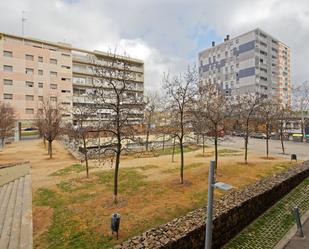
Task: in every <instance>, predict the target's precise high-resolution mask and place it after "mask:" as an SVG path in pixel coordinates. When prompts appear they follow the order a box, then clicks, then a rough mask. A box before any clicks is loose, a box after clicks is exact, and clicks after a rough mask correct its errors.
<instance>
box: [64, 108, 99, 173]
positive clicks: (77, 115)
mask: <svg viewBox="0 0 309 249" xmlns="http://www.w3.org/2000/svg"><path fill="white" fill-rule="evenodd" d="M93 113H94V112H93V106H92V105H89V104H88V103H75V105H74V106H73V115H74V121H73V124H72V123H68V124H67V126H66V128H67V129H66V133H67V135H68V136H69V138H70V139H73V140H74V141H76V143H77V144H78V148H80V145H81V148H82V149H81V152H82V154H83V156H84V161H85V164H86V176H87V178H88V177H89V163H88V161H89V154H90V152H89V149H88V146H89V144H88V143H89V141H90V142H91V141H93V139H92V138H93V134H94V132H95V131H96V129H95V128H94V127H93V125H92V122H91V118H92V117H93Z"/></svg>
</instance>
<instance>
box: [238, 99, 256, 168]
mask: <svg viewBox="0 0 309 249" xmlns="http://www.w3.org/2000/svg"><path fill="white" fill-rule="evenodd" d="M260 102H261V98H260V97H259V95H258V94H256V93H246V94H237V95H236V99H235V105H234V107H235V112H234V114H235V115H234V117H235V118H236V121H237V125H238V128H239V129H240V130H241V131H242V133H243V138H244V143H245V163H246V164H247V163H248V142H249V136H250V133H251V132H252V125H253V124H252V123H253V122H254V121H256V114H257V111H258V108H259V105H260Z"/></svg>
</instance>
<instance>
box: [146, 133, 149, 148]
mask: <svg viewBox="0 0 309 249" xmlns="http://www.w3.org/2000/svg"><path fill="white" fill-rule="evenodd" d="M148 143H149V129H148V130H147V133H146V144H145V147H146V148H145V149H146V151H148Z"/></svg>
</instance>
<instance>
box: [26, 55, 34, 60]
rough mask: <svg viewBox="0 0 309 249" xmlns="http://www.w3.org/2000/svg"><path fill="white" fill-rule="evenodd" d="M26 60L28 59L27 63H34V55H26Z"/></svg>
mask: <svg viewBox="0 0 309 249" xmlns="http://www.w3.org/2000/svg"><path fill="white" fill-rule="evenodd" d="M25 59H26V60H27V61H33V55H31V54H26V56H25Z"/></svg>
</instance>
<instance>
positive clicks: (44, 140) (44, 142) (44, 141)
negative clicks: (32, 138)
mask: <svg viewBox="0 0 309 249" xmlns="http://www.w3.org/2000/svg"><path fill="white" fill-rule="evenodd" d="M43 144H44V148H46V139H45V136H43Z"/></svg>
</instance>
